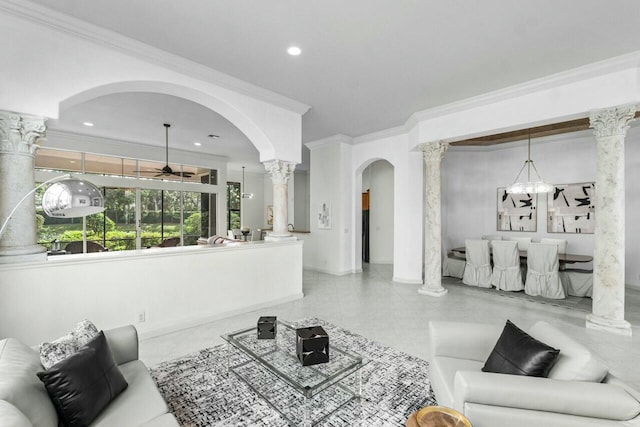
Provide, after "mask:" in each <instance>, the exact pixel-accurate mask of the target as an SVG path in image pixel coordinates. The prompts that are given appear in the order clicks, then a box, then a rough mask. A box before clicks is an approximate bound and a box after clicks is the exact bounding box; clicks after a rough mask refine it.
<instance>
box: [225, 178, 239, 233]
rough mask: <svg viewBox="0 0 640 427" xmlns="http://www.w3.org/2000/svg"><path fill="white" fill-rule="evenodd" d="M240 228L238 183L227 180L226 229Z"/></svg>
mask: <svg viewBox="0 0 640 427" xmlns="http://www.w3.org/2000/svg"><path fill="white" fill-rule="evenodd" d="M234 228H235V229H239V228H240V183H239V182H227V230H233V229H234Z"/></svg>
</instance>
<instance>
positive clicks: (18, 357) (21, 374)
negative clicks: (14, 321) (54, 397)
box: [0, 338, 58, 427]
mask: <svg viewBox="0 0 640 427" xmlns="http://www.w3.org/2000/svg"><path fill="white" fill-rule="evenodd" d="M41 370H42V365H41V364H40V356H39V355H38V353H36V352H35V351H34V350H32V349H31V348H29V347H28V346H26V345H24V344H22V343H21V342H20V341H18V340H16V339H15V338H7V339H5V340H2V341H0V400H6V401H7V402H9V403H11V404H12V405H13V406H15V407H16V408H18V409H19V410H20V412H22V413H23V414H24V416H25V417H27V419H28V420H29V422H30V423H31V424H33V426H34V427H57V426H58V416H57V415H56V410H55V408H54V407H53V404H52V403H51V400H49V395H47V391H46V390H45V388H44V386H43V385H42V383H41V382H40V381H38V377H37V376H36V372H38V371H41Z"/></svg>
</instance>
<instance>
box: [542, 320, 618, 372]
mask: <svg viewBox="0 0 640 427" xmlns="http://www.w3.org/2000/svg"><path fill="white" fill-rule="evenodd" d="M529 332H531V335H533V336H534V337H535V338H536V339H539V340H540V341H544V342H545V343H547V344H549V345H550V346H553V347H562V350H561V351H560V354H559V355H558V358H557V360H556V362H555V364H554V365H553V367H552V368H551V370H550V371H549V378H553V379H555V380H567V381H594V382H598V383H599V382H602V380H603V379H604V377H606V376H607V373H608V372H609V369H608V368H607V367H606V366H605V364H604V363H603V362H602V361H601V360H600V359H599V358H598V357H597V356H596V355H594V354H593V353H591V351H589V349H587V348H586V347H585V346H583V345H582V344H580V343H579V342H577V341H575V340H574V339H573V338H571V337H569V336H568V335H566V334H564V333H563V332H562V331H560V330H558V329H556V328H554V327H553V326H551V325H550V324H548V323H547V322H544V321H540V322H537V323H536V324H535V325H533V327H532V328H531V330H530V331H529Z"/></svg>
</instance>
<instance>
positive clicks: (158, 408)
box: [91, 360, 168, 427]
mask: <svg viewBox="0 0 640 427" xmlns="http://www.w3.org/2000/svg"><path fill="white" fill-rule="evenodd" d="M120 371H121V372H122V375H123V376H124V378H125V380H127V382H128V383H129V387H127V389H126V390H125V391H124V392H122V394H120V396H118V397H116V398H115V399H114V400H113V402H111V404H110V405H109V407H108V408H107V409H105V410H104V411H103V412H102V413H101V414H100V415H98V417H97V418H96V419H95V420H94V422H93V424H91V426H92V427H111V426H118V427H133V426H136V427H137V426H140V425H142V424H144V423H146V422H148V421H150V420H152V419H154V418H156V417H159V416H161V415H163V414H165V413H166V412H167V411H168V408H167V404H166V403H165V401H164V399H163V398H162V396H161V395H160V392H159V391H158V388H157V387H156V384H155V382H154V381H153V379H152V378H151V375H149V371H147V367H146V366H145V365H144V363H142V362H141V361H140V360H135V361H133V362H129V363H125V364H123V365H120Z"/></svg>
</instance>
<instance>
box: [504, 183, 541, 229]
mask: <svg viewBox="0 0 640 427" xmlns="http://www.w3.org/2000/svg"><path fill="white" fill-rule="evenodd" d="M536 196H537V195H536V194H509V193H507V189H506V188H504V187H502V188H498V231H536V230H537V227H538V221H537V217H536V201H537V197H536Z"/></svg>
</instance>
